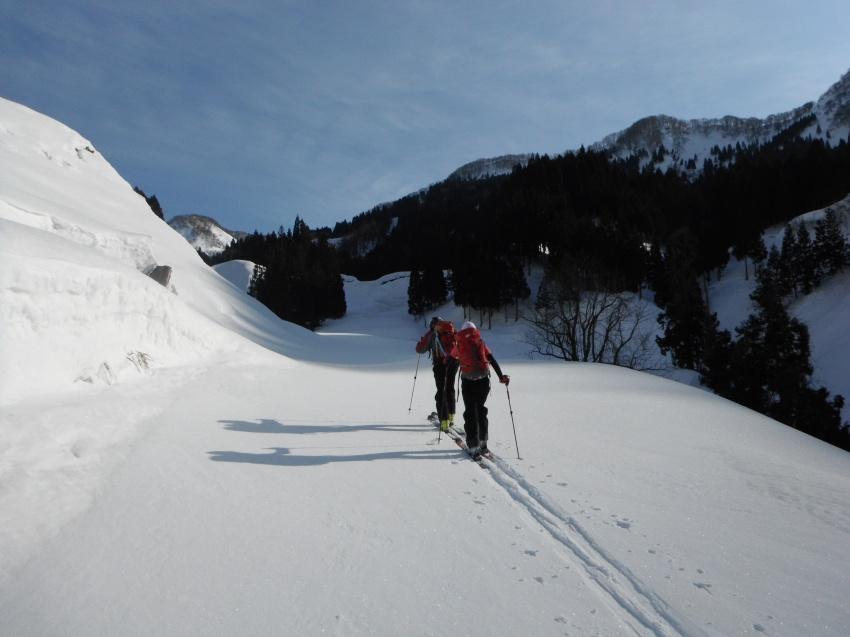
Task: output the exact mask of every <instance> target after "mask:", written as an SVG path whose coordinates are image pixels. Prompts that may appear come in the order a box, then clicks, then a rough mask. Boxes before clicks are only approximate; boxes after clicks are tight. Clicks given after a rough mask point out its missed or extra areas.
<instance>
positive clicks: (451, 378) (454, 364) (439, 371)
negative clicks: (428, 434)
mask: <svg viewBox="0 0 850 637" xmlns="http://www.w3.org/2000/svg"><path fill="white" fill-rule="evenodd" d="M458 364H459V363H458V360H457V359H456V358H449V359H448V361H447V362H445V363H444V362H443V361H439V360H438V361H434V382H435V383H436V385H437V393H436V394H434V400H435V401H436V403H437V414H438V415H439V416H440V420H447V419H448V417H449V414H453V413H455V400H456V399H455V375H456V374H457V368H458Z"/></svg>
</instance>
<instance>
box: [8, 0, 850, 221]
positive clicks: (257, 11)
mask: <svg viewBox="0 0 850 637" xmlns="http://www.w3.org/2000/svg"><path fill="white" fill-rule="evenodd" d="M848 25H850V2H847V0H836V1H823V2H819V1H817V0H813V1H812V2H803V1H799V2H788V1H782V0H776V1H771V2H761V1H747V0H737V1H735V2H731V1H725V0H723V1H710V0H704V1H703V2H692V1H690V0H677V1H668V2H660V1H643V0H641V1H638V0H632V1H625V0H624V1H619V2H614V1H606V0H596V1H571V0H561V1H548V0H543V1H535V2H517V1H516V0H513V1H511V2H502V1H501V0H488V1H486V2H479V1H478V0H464V1H463V2H456V1H452V2H443V1H438V0H414V1H410V2H404V1H403V0H398V1H397V2H389V1H387V2H384V1H367V0H364V1H358V0H350V1H348V2H342V1H330V0H328V1H324V0H312V1H305V2H301V1H296V0H275V1H260V0H241V1H240V2H231V1H229V0H228V1H225V0H208V1H199V0H197V1H181V0H170V1H168V2H161V1H160V0H146V1H145V2H138V0H136V1H134V2H124V1H123V0H87V1H85V2H82V1H77V0H62V1H50V2H42V1H40V0H22V1H17V0H0V96H3V97H6V98H8V99H11V100H14V101H17V102H21V103H23V104H26V105H27V106H30V107H31V108H34V109H35V110H38V111H40V112H43V113H46V114H48V115H50V116H51V117H54V118H56V119H58V120H60V121H62V122H64V123H65V124H67V125H69V126H71V127H72V128H74V129H76V130H77V131H79V132H80V133H81V134H83V135H84V136H86V137H87V138H89V139H90V140H91V141H92V142H93V143H94V144H95V146H97V148H98V149H99V150H100V151H101V152H102V153H103V154H104V155H105V156H106V158H107V159H108V160H109V161H110V162H111V163H112V164H113V166H115V167H116V168H117V169H118V171H119V172H120V173H121V174H122V175H123V176H124V178H125V179H127V181H129V182H130V183H131V184H134V185H138V186H140V187H141V188H143V189H144V190H145V191H146V192H148V193H149V194H150V193H155V194H156V195H157V196H158V198H159V200H160V202H161V204H162V205H163V207H164V208H165V211H166V215H167V216H169V217H170V216H174V215H177V214H190V213H196V214H207V215H210V216H213V217H215V218H216V219H218V220H219V221H220V222H221V223H222V224H223V225H224V226H226V227H230V228H233V229H238V230H247V231H251V230H254V229H258V230H260V231H262V232H266V231H271V230H274V229H276V228H278V227H279V226H281V225H283V226H284V227H290V226H291V224H292V221H293V219H294V217H295V215H296V214H300V215H301V216H302V217H303V218H304V219H305V220H306V221H307V223H308V224H309V225H310V226H314V227H315V226H322V225H330V226H333V224H334V223H335V222H336V221H340V220H343V219H348V218H351V217H352V216H353V215H355V214H358V213H360V212H363V211H365V210H368V209H369V208H371V207H372V206H374V205H376V204H378V203H381V202H384V201H389V200H393V199H396V198H398V197H400V196H403V195H405V194H407V193H409V192H412V191H415V190H417V189H419V188H421V187H423V186H427V185H428V184H430V183H433V182H435V181H439V180H441V179H443V178H445V177H446V176H447V175H448V174H449V173H450V172H451V171H452V170H454V169H455V168H457V167H458V166H460V165H462V164H464V163H466V162H468V161H471V160H474V159H477V158H480V157H491V156H496V155H502V154H506V153H520V152H538V153H550V154H552V153H560V152H563V151H565V150H567V149H573V148H577V147H579V146H580V145H582V144H585V145H586V144H591V143H593V142H595V141H598V140H599V139H601V138H602V137H604V136H605V135H606V134H608V133H611V132H614V131H617V130H620V129H622V128H625V127H626V126H628V125H629V124H631V123H632V122H633V121H635V120H637V119H639V118H641V117H644V116H647V115H653V114H659V113H665V114H668V115H674V116H677V117H683V118H692V117H716V116H722V115H739V116H764V115H768V114H771V113H775V112H780V111H785V110H788V109H791V108H794V107H796V106H800V105H802V104H803V103H805V102H807V101H809V100H814V99H817V97H819V96H820V95H821V93H823V92H824V91H825V90H826V89H827V88H829V86H830V85H831V84H833V83H834V82H836V81H837V80H838V79H839V78H840V77H841V75H842V74H843V73H844V72H845V71H847V69H848V68H850V37H848V35H847V33H848V31H847V28H848Z"/></svg>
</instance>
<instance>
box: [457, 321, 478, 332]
mask: <svg viewBox="0 0 850 637" xmlns="http://www.w3.org/2000/svg"><path fill="white" fill-rule="evenodd" d="M468 329H473V330H477V329H478V328H477V327H475V323H473V322H472V321H465V322H464V324H463V325H461V326H460V331H461V332H462V331H463V330H468Z"/></svg>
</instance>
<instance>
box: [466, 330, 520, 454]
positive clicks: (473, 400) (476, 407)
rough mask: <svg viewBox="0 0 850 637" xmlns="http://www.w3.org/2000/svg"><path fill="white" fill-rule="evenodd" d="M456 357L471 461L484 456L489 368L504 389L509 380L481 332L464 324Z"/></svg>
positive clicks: (485, 449)
mask: <svg viewBox="0 0 850 637" xmlns="http://www.w3.org/2000/svg"><path fill="white" fill-rule="evenodd" d="M457 353H458V357H459V358H460V383H461V393H462V394H463V405H464V410H463V428H464V430H465V431H466V446H467V447H468V448H469V452H470V453H471V454H472V457H473V458H476V459H477V458H478V457H480V456H481V454H482V453H487V433H488V432H487V426H488V422H487V407H486V406H485V404H484V403H486V402H487V395H488V394H489V393H490V365H492V366H493V369H494V370H496V375H497V376H498V377H499V382H500V383H502V384H504V385H507V384H508V383H510V381H511V379H510V377H509V376H507V375H505V374H503V373H502V369H501V368H500V367H499V363H497V362H496V359H495V358H494V357H493V353H492V352H491V351H490V348H489V347H487V344H486V343H485V342H484V339H482V338H481V332H479V331H478V328H477V327H475V324H474V323H472V322H471V321H466V322H465V323H464V324H463V325H462V326H461V329H460V332H458V334H457Z"/></svg>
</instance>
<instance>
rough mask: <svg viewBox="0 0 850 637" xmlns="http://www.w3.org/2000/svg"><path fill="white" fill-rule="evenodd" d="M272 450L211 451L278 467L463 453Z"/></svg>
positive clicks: (217, 457)
mask: <svg viewBox="0 0 850 637" xmlns="http://www.w3.org/2000/svg"><path fill="white" fill-rule="evenodd" d="M269 449H271V451H270V452H269V453H245V452H242V451H209V452H208V453H209V455H210V460H213V461H214V462H247V463H250V464H265V465H274V466H278V467H312V466H317V465H323V464H329V463H332V462H371V461H373V460H444V461H445V460H447V459H451V458H456V457H458V456H459V455H460V453H461V452H460V450H459V449H450V448H445V449H422V450H416V451H381V452H377V453H362V454H345V455H306V456H302V455H293V454H292V451H291V450H290V449H289V448H287V447H269Z"/></svg>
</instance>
